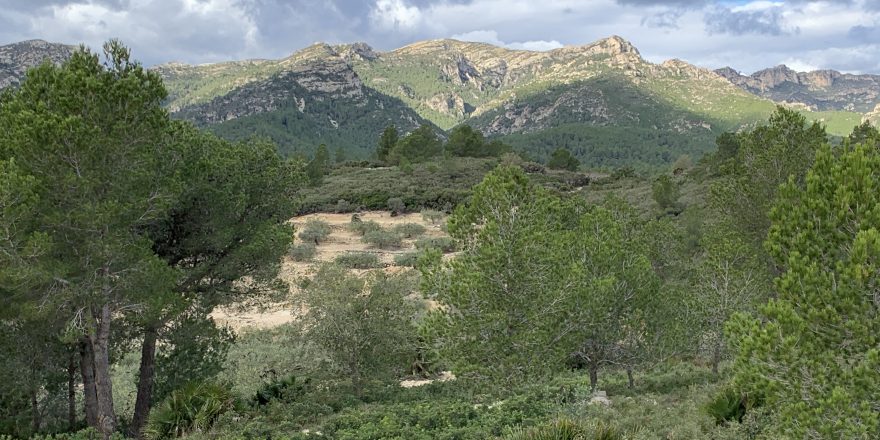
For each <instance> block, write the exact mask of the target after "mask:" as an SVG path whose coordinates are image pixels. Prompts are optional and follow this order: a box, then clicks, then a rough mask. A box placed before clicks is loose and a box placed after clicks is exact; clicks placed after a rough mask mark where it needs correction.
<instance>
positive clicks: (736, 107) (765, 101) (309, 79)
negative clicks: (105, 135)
mask: <svg viewBox="0 0 880 440" xmlns="http://www.w3.org/2000/svg"><path fill="white" fill-rule="evenodd" d="M47 44H48V43H47ZM149 69H150V70H152V71H154V72H156V73H158V74H159V75H160V76H162V78H163V79H164V81H165V85H166V88H167V90H168V98H167V100H166V103H165V105H166V107H167V108H168V110H169V112H171V113H172V115H173V116H174V117H177V118H181V119H188V120H191V121H193V122H194V123H196V124H197V125H200V126H203V127H205V128H207V129H209V130H211V131H214V132H216V133H218V134H219V135H221V136H225V137H229V138H233V139H238V138H242V137H246V136H249V135H262V136H267V137H269V138H271V139H273V140H275V141H276V142H277V143H278V144H279V147H280V149H281V150H282V151H283V152H285V153H287V154H292V153H303V154H310V153H311V152H312V151H313V150H314V148H315V147H316V146H317V144H318V143H322V142H327V143H330V144H333V146H335V147H336V148H338V149H341V150H345V151H347V152H348V153H350V154H351V155H353V156H355V157H366V156H369V155H370V153H371V151H372V148H373V147H374V145H375V142H376V138H377V136H378V134H379V132H381V130H382V129H383V128H384V127H385V126H386V125H388V124H395V125H397V126H398V127H399V128H400V129H401V130H402V131H403V132H407V131H409V130H411V129H413V128H415V127H416V126H418V125H421V124H429V125H433V126H435V127H436V129H437V130H438V131H440V130H441V129H442V130H448V129H450V128H451V127H453V126H455V125H458V124H462V123H467V124H470V125H472V126H473V127H474V128H476V129H478V130H480V131H482V132H483V133H484V134H485V135H487V136H490V137H494V138H500V139H501V140H503V141H506V142H510V143H512V144H514V145H515V146H517V147H518V148H520V149H521V150H524V151H526V152H527V153H528V154H529V155H531V156H533V157H535V158H536V159H539V160H540V159H544V158H546V157H547V156H548V155H549V154H550V152H552V150H553V149H555V148H558V147H565V148H568V149H570V150H572V151H574V152H575V154H576V156H578V157H579V158H580V159H582V160H584V161H585V163H586V164H587V165H589V166H621V165H626V164H628V163H629V162H627V161H636V162H637V163H643V164H648V163H656V162H658V161H660V162H664V161H665V162H669V161H672V160H675V158H676V157H677V156H679V155H682V154H689V155H695V156H698V155H701V154H702V153H703V152H705V151H709V150H711V149H712V146H713V143H714V137H715V136H717V134H719V133H720V132H722V131H726V130H737V129H739V128H741V127H744V126H750V125H753V124H755V123H758V122H760V121H762V120H764V119H766V117H767V115H769V113H770V112H771V111H772V110H773V109H774V108H775V105H776V104H775V103H774V102H773V100H772V99H773V98H774V97H776V98H778V96H776V95H779V94H780V93H781V92H780V89H784V88H786V87H787V88H789V89H791V88H792V87H795V86H796V87H799V88H800V89H798V90H796V91H798V93H801V94H802V95H803V94H805V93H807V92H811V91H812V90H813V89H816V90H819V92H822V90H820V89H821V87H818V86H816V85H811V86H807V85H804V84H806V83H808V82H809V83H810V84H820V85H821V84H826V85H832V86H833V85H834V81H837V80H839V78H844V80H845V81H850V82H853V81H856V80H854V79H852V78H850V77H846V76H845V75H846V74H839V73H825V74H803V75H801V76H799V74H798V73H797V72H793V71H791V70H790V69H788V68H781V67H777V68H771V69H765V70H763V71H759V72H756V74H755V75H754V76H749V77H746V76H744V75H741V74H739V72H736V71H735V70H733V69H731V68H723V69H717V70H711V69H707V68H703V67H699V66H695V65H693V64H690V63H688V62H686V61H683V60H680V59H676V58H672V59H669V60H665V61H663V62H660V63H653V62H650V61H647V60H646V59H644V58H643V57H642V56H641V53H640V52H639V50H638V48H636V47H635V46H634V45H633V44H632V43H631V42H629V41H628V40H626V39H624V38H622V37H620V36H616V35H613V36H610V37H607V38H603V39H600V40H597V41H595V42H592V43H587V44H583V45H573V46H565V47H562V48H557V49H552V50H547V51H531V50H516V49H508V48H504V47H499V46H494V45H492V44H488V43H481V42H467V41H460V40H454V39H435V40H426V41H419V42H414V43H412V44H409V45H406V46H403V47H400V48H397V49H393V50H390V51H378V50H376V49H374V48H373V47H371V46H370V45H369V44H367V43H364V42H355V43H346V44H335V45H331V44H327V43H315V44H312V45H310V46H308V47H305V48H303V49H301V50H297V51H295V52H293V53H291V54H289V55H287V56H285V57H283V58H279V59H249V60H236V61H227V62H220V63H210V64H200V65H190V64H185V63H180V62H169V63H164V64H159V65H156V66H152V67H150V68H149ZM823 78H824V81H825V82H824V83H822V81H823ZM857 79H858V78H857ZM856 82H857V81H856ZM860 84H861V83H860ZM865 84H867V83H865ZM865 84H862V85H863V86H865ZM767 85H772V86H773V88H772V89H771V88H770V87H769V86H767ZM868 85H870V84H868ZM801 89H803V90H801ZM819 92H815V93H819ZM835 92H836V93H838V94H840V93H842V92H840V90H836V89H835ZM773 93H776V95H774V94H773ZM811 93H812V92H811ZM823 93H825V92H823ZM825 94H826V95H827V94H828V93H825ZM804 96H806V98H809V97H810V96H811V95H808V94H807V95H804ZM804 96H800V95H797V96H796V97H798V98H799V99H797V100H796V99H791V98H792V96H787V97H786V99H781V100H780V99H777V100H776V102H782V103H785V104H786V105H789V106H794V107H798V108H801V109H804V110H805V111H806V110H822V108H820V106H817V105H814V103H811V101H810V100H809V99H805V98H804ZM823 96H824V95H823ZM816 99H825V100H826V101H827V99H826V98H823V97H817V98H816ZM832 104H833V103H832ZM863 104H864V105H862V107H864V108H865V109H866V110H864V111H861V112H859V113H858V114H856V113H853V112H842V111H837V110H835V109H834V108H830V109H831V110H832V111H826V112H816V113H810V116H809V117H810V118H811V119H814V120H821V121H824V122H826V123H827V124H828V125H829V131H832V132H839V133H841V134H842V133H844V132H846V131H847V130H850V129H851V127H852V126H853V125H855V124H857V123H858V122H859V120H860V119H862V118H867V117H868V115H867V113H868V112H869V111H870V110H873V109H874V107H875V106H874V105H871V106H870V107H869V106H868V104H869V103H863ZM860 105H861V104H860ZM831 107H833V106H831ZM620 150H627V151H624V152H622V151H620Z"/></svg>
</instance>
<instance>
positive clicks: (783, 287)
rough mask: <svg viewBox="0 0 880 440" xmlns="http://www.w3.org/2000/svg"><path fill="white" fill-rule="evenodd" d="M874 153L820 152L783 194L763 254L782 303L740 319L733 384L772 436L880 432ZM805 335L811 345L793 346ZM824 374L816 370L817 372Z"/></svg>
mask: <svg viewBox="0 0 880 440" xmlns="http://www.w3.org/2000/svg"><path fill="white" fill-rule="evenodd" d="M878 176H880V154H878V151H877V149H876V148H874V146H873V145H871V146H862V145H858V146H855V147H843V148H842V149H841V151H832V149H831V148H830V147H829V146H827V145H824V146H822V147H820V148H819V151H818V153H817V154H816V156H815V162H814V164H813V166H812V167H811V168H810V170H809V171H808V172H807V173H806V176H805V178H804V180H803V181H802V182H800V183H799V182H798V181H797V180H795V179H794V178H792V179H790V180H789V181H788V183H786V184H784V185H783V186H782V187H781V189H780V196H779V197H778V198H777V199H776V201H775V202H774V206H773V209H772V210H771V211H770V219H771V222H772V223H771V226H770V232H769V235H768V239H767V245H766V246H767V249H768V251H769V253H770V256H771V258H772V259H773V262H774V263H775V264H776V265H777V267H778V268H779V269H780V274H779V276H778V277H777V280H776V284H775V285H776V286H777V294H778V297H777V298H774V299H772V300H771V301H770V302H768V303H767V304H765V305H763V306H762V307H761V308H760V311H759V314H758V315H757V316H754V317H748V316H746V315H739V316H737V318H736V319H735V320H734V321H733V322H732V323H731V331H732V332H733V333H734V335H735V336H734V337H735V338H737V339H738V340H739V344H738V346H737V348H738V356H737V360H736V364H735V370H736V371H735V379H736V383H737V384H739V385H740V386H741V387H742V389H744V390H746V391H748V392H761V393H763V394H764V395H765V396H766V401H767V405H768V407H770V408H772V409H773V412H774V414H775V416H776V417H774V423H773V425H772V426H771V427H769V430H768V432H769V433H771V434H777V435H785V436H793V437H822V438H867V437H873V436H876V435H877V434H878V432H880V418H878V414H877V412H876V411H873V410H872V409H870V408H873V407H875V406H876V405H877V404H878V402H880V394H878V392H877V387H875V386H874V385H873V384H876V383H880V376H878V371H880V370H878V369H877V368H876V367H875V366H876V365H877V362H878V359H880V357H878V349H877V344H876V336H875V335H876V334H877V333H876V332H877V330H878V329H880V327H878V326H880V320H878V317H877V313H876V307H877V297H876V294H874V293H873V292H876V290H875V286H876V285H877V284H876V283H877V282H878V280H877V276H878V273H880V272H878V271H877V270H876V256H877V255H878V252H880V234H878V227H880V217H878V210H877V206H878V200H877V197H878V189H880V181H878ZM804 338H809V340H810V342H809V343H808V344H796V343H794V341H797V340H803V339H804ZM820 371H821V372H822V374H817V373H818V372H820Z"/></svg>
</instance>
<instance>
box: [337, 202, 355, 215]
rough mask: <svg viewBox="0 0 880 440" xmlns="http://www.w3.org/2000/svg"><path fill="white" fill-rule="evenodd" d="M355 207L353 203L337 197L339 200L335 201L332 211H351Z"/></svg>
mask: <svg viewBox="0 0 880 440" xmlns="http://www.w3.org/2000/svg"><path fill="white" fill-rule="evenodd" d="M355 209H357V207H356V206H355V205H353V204H351V203H349V201H348V200H345V199H339V201H337V202H336V207H335V208H333V211H335V212H337V213H343V212H352V211H354V210H355Z"/></svg>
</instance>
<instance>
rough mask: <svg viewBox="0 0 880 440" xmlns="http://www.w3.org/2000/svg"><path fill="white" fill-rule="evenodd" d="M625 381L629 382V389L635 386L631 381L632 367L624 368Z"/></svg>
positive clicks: (634, 382)
mask: <svg viewBox="0 0 880 440" xmlns="http://www.w3.org/2000/svg"><path fill="white" fill-rule="evenodd" d="M626 379H627V380H628V381H629V385H628V386H629V389H633V388H635V386H636V381H635V379H633V369H632V367H626Z"/></svg>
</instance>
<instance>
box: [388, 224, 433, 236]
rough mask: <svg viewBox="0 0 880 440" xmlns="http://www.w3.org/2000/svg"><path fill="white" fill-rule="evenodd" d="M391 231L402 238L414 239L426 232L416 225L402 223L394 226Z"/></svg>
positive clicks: (422, 227)
mask: <svg viewBox="0 0 880 440" xmlns="http://www.w3.org/2000/svg"><path fill="white" fill-rule="evenodd" d="M391 230H392V231H393V232H395V233H397V234H400V235H401V236H402V237H403V238H415V237H418V236H420V235H422V234H424V233H425V231H426V229H425V227H424V226H422V225H420V224H418V223H403V224H400V225H395V226H394V227H393V228H392V229H391Z"/></svg>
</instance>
